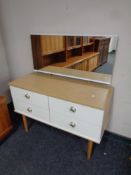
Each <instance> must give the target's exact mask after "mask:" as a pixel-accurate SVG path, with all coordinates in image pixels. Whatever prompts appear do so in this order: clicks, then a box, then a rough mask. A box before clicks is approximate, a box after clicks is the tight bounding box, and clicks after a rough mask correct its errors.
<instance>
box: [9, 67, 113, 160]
mask: <svg viewBox="0 0 131 175" xmlns="http://www.w3.org/2000/svg"><path fill="white" fill-rule="evenodd" d="M69 70H70V72H69ZM90 73H91V72H90ZM91 76H92V77H93V76H94V74H93V75H91V74H90V75H89V77H88V73H87V72H85V73H84V72H83V71H79V70H73V69H66V68H57V67H50V66H49V67H47V68H46V67H45V68H44V69H42V70H41V72H34V73H31V74H28V75H26V76H24V77H22V78H20V79H18V80H15V81H13V82H11V83H10V90H11V95H12V98H13V103H14V107H15V112H17V113H20V114H21V115H22V118H23V123H24V127H25V130H26V131H27V132H28V124H27V118H26V117H30V118H32V119H35V120H38V121H40V122H42V123H45V124H47V125H50V126H53V127H56V128H58V129H61V130H64V131H66V132H68V133H71V134H74V135H76V136H79V137H82V138H85V139H87V140H88V147H87V153H88V154H87V157H88V159H90V158H91V154H92V147H93V142H95V143H100V142H101V139H102V136H103V134H104V131H105V129H106V127H107V124H108V120H109V110H110V104H111V98H112V91H113V88H112V87H111V86H110V85H107V84H108V83H109V81H110V77H108V75H104V74H101V75H99V78H98V77H96V79H95V76H94V80H93V81H95V80H96V82H92V80H91ZM98 80H99V83H98ZM104 81H105V83H107V84H102V83H101V82H104Z"/></svg>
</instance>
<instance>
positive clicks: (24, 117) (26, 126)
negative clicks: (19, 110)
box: [22, 115, 29, 132]
mask: <svg viewBox="0 0 131 175" xmlns="http://www.w3.org/2000/svg"><path fill="white" fill-rule="evenodd" d="M22 121H23V126H24V129H25V132H28V131H29V130H28V123H27V118H26V116H24V115H22Z"/></svg>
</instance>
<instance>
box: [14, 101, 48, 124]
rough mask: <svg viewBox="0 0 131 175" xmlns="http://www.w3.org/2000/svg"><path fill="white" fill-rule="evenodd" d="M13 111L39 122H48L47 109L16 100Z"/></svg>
mask: <svg viewBox="0 0 131 175" xmlns="http://www.w3.org/2000/svg"><path fill="white" fill-rule="evenodd" d="M15 111H16V112H18V113H20V114H24V115H26V116H28V117H30V118H33V119H36V120H39V121H41V122H44V121H46V122H49V110H47V109H44V108H41V107H38V106H34V105H25V104H24V103H22V102H20V101H17V103H16V104H15Z"/></svg>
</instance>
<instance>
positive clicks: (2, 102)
mask: <svg viewBox="0 0 131 175" xmlns="http://www.w3.org/2000/svg"><path fill="white" fill-rule="evenodd" d="M11 129H12V124H11V120H10V115H9V112H8V108H7V105H6V99H5V97H2V96H0V140H2V139H3V138H4V137H5V136H6V135H7V134H8V133H9V132H10V131H11Z"/></svg>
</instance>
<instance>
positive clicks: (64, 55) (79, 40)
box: [31, 35, 99, 71]
mask: <svg viewBox="0 0 131 175" xmlns="http://www.w3.org/2000/svg"><path fill="white" fill-rule="evenodd" d="M31 41H32V52H33V60H34V68H35V69H40V68H42V67H44V66H47V65H54V66H60V67H70V68H73V69H80V70H87V71H93V70H94V69H96V68H97V67H98V64H97V62H98V59H99V53H98V52H94V48H95V40H94V38H93V37H87V36H51V35H50V36H48V35H31ZM85 59H86V61H85ZM91 59H92V61H91ZM69 62H71V64H72V65H71V66H68V65H69Z"/></svg>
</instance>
